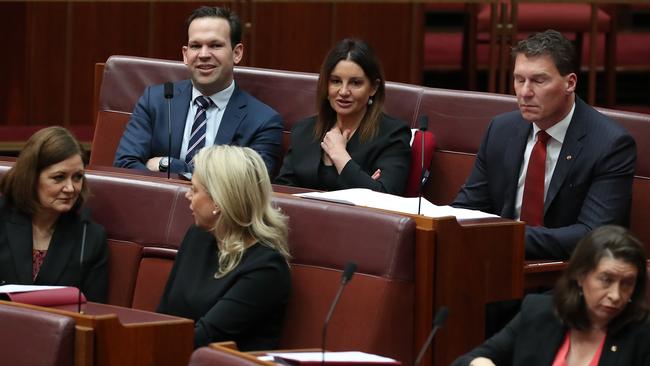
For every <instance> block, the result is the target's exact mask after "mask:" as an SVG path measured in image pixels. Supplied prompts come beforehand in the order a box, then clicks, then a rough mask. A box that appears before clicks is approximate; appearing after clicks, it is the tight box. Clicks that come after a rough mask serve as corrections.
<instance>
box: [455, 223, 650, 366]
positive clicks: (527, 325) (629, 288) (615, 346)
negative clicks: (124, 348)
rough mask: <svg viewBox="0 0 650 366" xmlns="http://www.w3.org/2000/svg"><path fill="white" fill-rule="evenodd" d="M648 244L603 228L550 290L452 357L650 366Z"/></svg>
mask: <svg viewBox="0 0 650 366" xmlns="http://www.w3.org/2000/svg"><path fill="white" fill-rule="evenodd" d="M646 272H647V262H646V254H645V249H644V247H643V245H642V244H641V243H640V242H639V240H638V239H636V238H635V237H634V236H633V235H632V234H631V233H630V232H629V231H628V230H627V229H625V228H622V227H620V226H613V225H608V226H602V227H600V228H598V229H596V230H594V231H592V232H591V233H590V234H588V235H587V236H586V237H585V238H584V239H582V240H581V241H580V243H578V246H577V247H576V249H575V251H574V252H573V255H572V256H571V260H570V261H569V264H568V266H567V268H566V270H565V271H564V273H563V274H562V276H561V278H560V279H559V280H558V283H557V284H556V287H555V291H554V293H553V295H552V296H551V295H529V296H526V298H525V299H524V302H523V304H522V308H521V312H520V313H519V314H518V315H517V316H516V317H515V318H514V319H513V320H512V321H511V322H510V323H509V324H508V325H507V326H506V327H505V328H504V329H503V330H501V331H500V332H499V333H497V334H496V335H495V336H493V337H492V338H490V339H488V340H487V341H486V342H485V343H484V344H483V345H481V346H479V347H477V348H475V349H474V350H472V351H471V352H469V353H468V354H466V355H464V356H462V357H460V358H459V359H458V360H456V361H455V362H454V366H460V365H470V366H483V365H526V366H528V365H549V366H550V365H552V366H564V365H566V366H572V365H589V366H595V365H600V366H606V365H650V324H649V323H648V303H647V300H646Z"/></svg>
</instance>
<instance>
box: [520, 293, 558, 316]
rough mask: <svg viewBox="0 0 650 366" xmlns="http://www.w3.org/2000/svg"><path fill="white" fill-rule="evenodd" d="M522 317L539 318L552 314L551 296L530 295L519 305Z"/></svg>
mask: <svg viewBox="0 0 650 366" xmlns="http://www.w3.org/2000/svg"><path fill="white" fill-rule="evenodd" d="M521 312H522V315H525V316H531V317H539V316H541V315H543V314H546V315H549V314H551V315H552V314H554V311H553V296H552V295H551V294H530V295H526V297H524V300H523V301H522V303H521Z"/></svg>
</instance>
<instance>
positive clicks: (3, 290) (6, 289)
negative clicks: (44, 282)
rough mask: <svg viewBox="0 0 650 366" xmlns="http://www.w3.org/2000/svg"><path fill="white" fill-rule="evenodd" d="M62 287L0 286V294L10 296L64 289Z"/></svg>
mask: <svg viewBox="0 0 650 366" xmlns="http://www.w3.org/2000/svg"><path fill="white" fill-rule="evenodd" d="M64 287H66V286H38V285H4V286H0V293H1V294H11V293H14V292H30V291H44V290H53V289H57V288H64Z"/></svg>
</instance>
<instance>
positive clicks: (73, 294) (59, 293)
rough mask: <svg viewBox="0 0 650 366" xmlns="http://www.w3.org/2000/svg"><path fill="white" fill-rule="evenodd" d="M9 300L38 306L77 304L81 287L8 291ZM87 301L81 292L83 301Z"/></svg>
mask: <svg viewBox="0 0 650 366" xmlns="http://www.w3.org/2000/svg"><path fill="white" fill-rule="evenodd" d="M6 295H7V297H9V300H11V301H14V302H20V303H23V304H31V305H38V306H59V305H70V304H76V303H78V301H79V289H77V288H76V287H62V288H55V289H49V290H41V291H27V292H12V293H7V294H6ZM85 302H86V297H85V296H84V294H83V293H82V294H81V303H82V304H83V303H85Z"/></svg>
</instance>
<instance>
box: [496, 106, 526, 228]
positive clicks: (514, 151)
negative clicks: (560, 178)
mask: <svg viewBox="0 0 650 366" xmlns="http://www.w3.org/2000/svg"><path fill="white" fill-rule="evenodd" d="M515 126H516V128H517V131H516V132H515V133H514V134H513V135H512V137H511V138H509V139H508V141H506V142H505V143H506V144H507V147H506V152H505V155H504V157H505V159H504V163H503V164H504V172H496V174H504V176H505V178H504V179H506V189H505V192H506V196H505V197H504V202H503V209H502V212H501V216H502V217H510V218H513V217H514V211H515V198H516V197H517V182H518V180H519V173H520V171H521V162H522V161H523V160H524V151H525V150H526V143H527V142H528V136H529V135H530V131H531V130H532V128H533V125H532V123H530V122H527V121H525V120H524V119H523V118H520V120H519V121H517V123H516V124H515Z"/></svg>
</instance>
